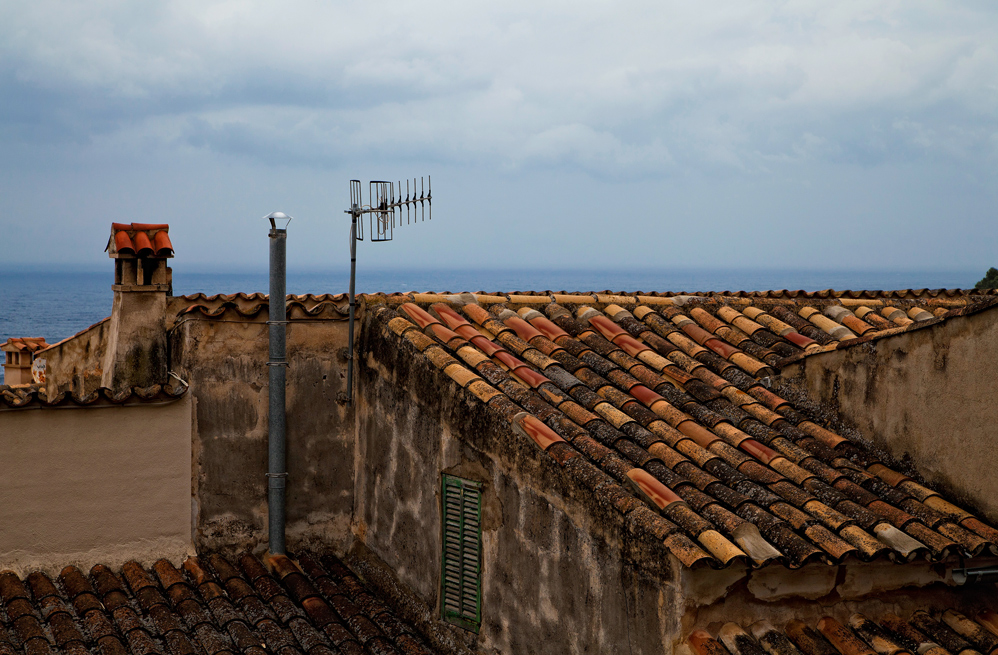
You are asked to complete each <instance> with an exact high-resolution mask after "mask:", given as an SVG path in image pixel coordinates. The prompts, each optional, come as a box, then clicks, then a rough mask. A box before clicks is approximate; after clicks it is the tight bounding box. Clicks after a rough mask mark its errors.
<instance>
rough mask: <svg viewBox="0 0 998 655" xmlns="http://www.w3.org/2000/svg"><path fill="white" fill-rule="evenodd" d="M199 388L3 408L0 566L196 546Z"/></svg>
mask: <svg viewBox="0 0 998 655" xmlns="http://www.w3.org/2000/svg"><path fill="white" fill-rule="evenodd" d="M190 442H191V398H190V396H183V397H182V398H180V399H179V400H177V401H174V402H169V403H166V404H160V403H157V404H152V403H148V404H137V405H127V406H106V405H105V406H100V407H59V408H41V409H39V408H37V407H33V408H31V409H21V410H4V411H0V453H2V455H0V481H2V484H0V526H2V527H0V568H14V569H18V570H20V571H27V570H33V569H43V570H49V569H51V568H52V567H56V568H55V572H56V573H57V572H58V568H60V567H62V566H65V565H66V564H69V563H74V564H77V565H80V566H84V567H87V568H89V567H90V566H92V565H94V564H96V563H98V562H100V563H104V564H108V565H111V566H119V565H121V564H123V563H124V562H126V561H128V560H129V559H136V560H139V561H141V562H144V563H147V564H151V563H152V562H153V561H155V560H157V559H159V558H162V557H166V558H169V559H172V560H174V562H176V563H179V562H180V561H181V559H182V558H183V557H184V556H185V555H187V554H189V553H191V552H192V544H191V501H190V461H191V456H190Z"/></svg>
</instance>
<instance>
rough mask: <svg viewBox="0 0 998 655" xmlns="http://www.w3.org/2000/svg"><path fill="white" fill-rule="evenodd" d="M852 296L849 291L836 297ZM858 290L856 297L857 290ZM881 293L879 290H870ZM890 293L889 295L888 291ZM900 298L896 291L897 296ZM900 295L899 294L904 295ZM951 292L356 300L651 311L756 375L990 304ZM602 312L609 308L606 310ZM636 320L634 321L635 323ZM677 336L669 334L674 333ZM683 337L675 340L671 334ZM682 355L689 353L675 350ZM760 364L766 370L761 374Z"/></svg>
mask: <svg viewBox="0 0 998 655" xmlns="http://www.w3.org/2000/svg"><path fill="white" fill-rule="evenodd" d="M843 293H850V294H851V293H853V292H843ZM864 293H865V292H864ZM877 293H881V292H877ZM891 293H895V292H891ZM898 293H900V292H898ZM906 293H907V292H906ZM947 293H951V294H952V295H949V296H946V295H944V296H941V297H931V296H924V295H923V296H922V297H919V298H918V299H911V298H908V299H904V298H901V297H900V296H892V295H883V296H877V297H872V298H860V299H856V298H847V297H842V298H833V299H831V300H826V299H821V298H816V297H807V298H804V297H801V298H800V299H799V300H795V299H774V298H771V297H768V296H759V297H751V298H749V297H744V298H739V297H733V296H718V295H716V294H714V295H709V294H703V295H675V294H673V295H669V294H656V295H640V294H601V293H596V294H591V295H586V294H558V293H548V292H544V293H532V294H490V295H485V294H472V293H462V294H432V293H411V294H399V293H396V294H391V295H385V294H361V295H360V296H359V298H360V302H361V303H362V304H364V305H366V306H369V307H377V306H380V305H388V306H393V307H398V306H401V305H404V304H406V303H415V304H419V305H424V306H425V305H431V304H437V303H443V304H450V305H453V306H458V307H460V306H463V305H467V304H477V305H482V306H494V305H505V306H508V307H518V306H529V307H543V306H544V305H547V304H549V303H552V302H553V303H555V304H561V305H564V306H567V307H580V306H592V307H594V308H597V307H603V308H604V311H605V312H607V313H608V314H609V315H611V317H612V315H613V314H614V313H618V312H620V311H621V310H626V311H631V312H645V313H647V312H648V311H649V310H654V311H655V312H657V313H660V314H662V316H664V318H665V322H664V323H663V322H662V321H661V320H659V319H657V318H654V317H653V318H652V319H651V320H652V321H653V322H654V323H655V324H654V325H651V326H650V327H651V329H652V330H656V331H658V332H663V331H667V332H669V333H670V334H671V335H673V336H667V337H665V338H667V339H668V340H670V341H672V342H674V343H675V342H682V341H683V340H684V339H693V340H694V341H695V342H696V343H697V344H698V345H699V347H701V348H706V349H707V350H710V351H712V352H713V353H715V354H717V355H719V356H720V357H722V358H724V359H725V360H727V361H728V362H729V363H730V364H731V365H733V366H737V367H739V368H741V369H742V370H743V371H745V372H746V373H748V374H750V375H754V376H759V375H761V374H760V371H764V372H765V374H766V375H769V374H772V373H773V369H778V368H781V367H782V366H785V365H787V364H790V363H793V362H795V361H797V360H798V359H800V358H802V357H806V356H808V355H812V354H816V353H821V352H827V351H829V350H836V349H840V348H843V347H849V346H852V345H857V344H860V343H864V342H867V341H870V340H872V339H878V338H882V337H886V336H891V335H895V334H899V333H901V332H906V331H909V330H914V329H921V328H924V327H928V326H930V325H934V324H937V323H939V322H940V321H942V320H946V319H949V318H952V317H956V316H962V315H967V314H972V313H975V312H978V311H982V310H983V309H987V308H989V307H992V306H995V305H996V304H998V297H995V296H994V295H986V294H980V293H974V294H972V295H971V294H969V292H963V291H953V292H947ZM177 300H178V301H180V303H183V304H182V308H181V309H180V311H179V312H178V320H183V319H184V317H186V316H188V315H192V314H199V315H201V316H205V317H208V318H221V317H222V316H232V317H241V318H244V319H247V320H253V319H255V318H256V317H258V316H259V315H261V314H262V313H264V312H265V311H266V308H267V306H268V305H267V303H268V297H267V296H266V295H265V294H260V293H255V294H229V295H216V296H205V295H204V294H194V295H191V296H181V297H178V299H177ZM287 303H288V304H287V306H288V316H289V318H290V319H292V320H293V319H311V318H323V319H328V320H341V319H342V318H344V317H345V316H347V314H348V312H347V310H346V309H345V303H346V295H345V294H338V295H329V294H323V295H312V294H307V295H305V296H294V295H289V296H288V297H287ZM611 308H612V309H611ZM637 318H638V319H642V318H643V317H642V316H637ZM677 329H678V330H677ZM677 331H678V332H679V333H685V337H684V336H682V335H677V334H676V333H677ZM681 347H682V348H683V349H684V350H685V351H687V352H689V351H694V352H697V353H698V352H699V350H698V349H697V348H690V347H688V346H681ZM766 367H769V368H766Z"/></svg>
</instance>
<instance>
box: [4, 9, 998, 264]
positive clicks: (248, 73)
mask: <svg viewBox="0 0 998 655" xmlns="http://www.w3.org/2000/svg"><path fill="white" fill-rule="evenodd" d="M996 35H998V4H996V3H994V2H993V1H992V0H979V1H968V2H955V1H952V0H950V1H947V2H931V1H928V0H906V1H903V2H902V1H901V0H859V1H856V0H839V1H837V2H809V1H805V0H789V1H785V2H756V1H753V0H732V1H724V0H717V1H715V2H702V3H690V2H672V1H669V0H654V1H633V2H625V1H617V2H605V1H603V2H596V1H591V0H572V1H571V2H567V1H557V2H548V1H545V0H540V1H538V0H529V1H527V0H503V2H491V3H487V2H445V1H439V0H423V1H422V2H398V1H374V2H319V1H308V2H306V1H294V0H285V1H284V2H280V3H276V2H270V3H265V2H253V1H250V0H225V1H221V2H214V1H210V0H198V1H197V2H193V1H186V0H174V1H172V2H168V3H166V2H163V3H159V2H125V1H117V2H109V1H103V0H89V1H88V2H75V1H66V2H52V1H49V0H32V2H16V1H15V0H0V144H2V153H3V156H2V159H0V200H2V203H0V228H2V230H3V231H2V234H3V237H2V240H0V264H20V263H36V264H37V263H41V262H55V263H58V264H60V265H76V264H80V265H102V262H104V261H105V260H103V259H102V258H103V257H105V255H103V253H102V250H103V247H104V243H105V240H106V235H107V233H108V232H109V223H110V222H111V221H123V222H128V221H137V222H168V223H170V225H171V236H172V238H173V242H174V244H175V245H176V247H177V259H176V260H175V263H174V267H175V268H177V267H184V268H186V269H191V270H193V269H197V270H216V269H219V270H221V269H224V268H239V267H246V266H249V265H250V264H252V263H253V262H255V261H257V260H259V258H260V257H261V256H262V257H263V258H264V259H265V258H266V226H265V225H264V221H262V220H261V219H260V217H261V216H263V215H264V214H267V213H268V212H270V211H273V210H276V209H281V210H284V211H285V212H287V213H289V214H291V215H293V216H294V217H295V220H294V222H293V223H292V224H291V226H290V228H289V235H290V236H289V246H288V248H289V262H290V263H291V265H293V266H299V267H340V266H344V265H346V262H347V239H346V237H347V220H348V219H347V217H346V216H345V214H343V209H345V208H346V206H347V203H348V186H347V183H348V180H349V179H350V178H360V179H362V180H369V179H372V178H373V179H377V178H390V179H400V178H401V179H404V178H405V177H406V176H410V177H411V176H419V175H426V174H430V175H432V176H433V194H434V197H435V201H434V207H433V220H432V222H427V223H425V224H420V225H416V226H410V227H403V228H402V229H401V230H399V231H397V232H396V240H395V241H394V242H392V243H390V244H376V245H372V244H369V243H364V244H362V245H361V257H362V259H363V260H364V261H365V263H366V264H368V265H372V266H398V265H403V264H407V265H410V266H414V267H433V266H450V267H471V266H487V267H490V268H504V267H507V268H517V267H519V268H548V267H553V268H557V267H571V268H579V267H587V268H621V267H628V266H645V267H688V268H709V267H718V266H725V267H754V268H759V267H765V268H824V269H890V268H903V269H907V270H914V269H919V270H946V269H981V270H982V271H983V270H984V269H986V268H987V267H988V266H991V265H998V220H996V219H998V209H996V208H998V37H996Z"/></svg>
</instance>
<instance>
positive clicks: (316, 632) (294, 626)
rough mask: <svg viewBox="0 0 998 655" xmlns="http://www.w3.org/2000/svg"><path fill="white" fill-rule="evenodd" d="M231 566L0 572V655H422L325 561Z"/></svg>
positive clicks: (345, 572) (385, 611) (355, 583)
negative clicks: (0, 616)
mask: <svg viewBox="0 0 998 655" xmlns="http://www.w3.org/2000/svg"><path fill="white" fill-rule="evenodd" d="M298 561H299V563H300V564H301V566H302V568H301V569H299V568H298V566H296V565H295V564H294V563H293V562H292V561H291V560H290V559H288V558H287V557H284V556H277V557H272V558H270V559H269V560H268V563H269V564H270V566H271V568H272V570H273V574H271V572H270V571H268V568H267V567H266V566H264V564H263V562H261V561H260V560H259V559H257V558H256V557H255V556H253V555H244V556H242V557H241V558H239V560H238V562H237V563H232V562H230V561H229V560H227V559H226V558H224V557H222V556H221V555H212V556H210V557H206V558H203V559H198V558H190V559H188V560H187V561H186V562H184V565H183V568H182V569H177V568H176V567H174V566H173V565H172V564H171V563H170V562H169V561H167V560H160V561H158V562H156V564H155V565H153V566H152V569H151V570H146V569H145V568H143V567H142V566H141V565H139V564H138V563H136V562H131V563H128V564H125V565H124V567H122V569H121V570H120V571H113V570H111V569H110V568H108V567H106V566H103V565H97V566H95V567H93V568H92V569H91V570H90V572H89V575H87V574H86V573H84V572H83V571H80V570H79V569H77V568H76V567H75V566H67V567H66V568H64V569H63V570H62V572H61V573H60V574H59V576H58V584H56V581H55V580H53V579H51V578H50V577H49V576H47V575H46V574H45V573H42V572H34V573H31V574H30V575H28V576H26V577H25V579H24V580H21V579H20V578H19V577H18V576H17V575H16V574H14V573H13V572H11V571H4V572H2V573H0V600H2V606H3V608H4V610H5V611H6V615H7V618H8V620H9V627H5V623H4V622H3V621H0V653H26V654H27V655H49V654H51V653H53V652H55V651H60V652H65V653H69V654H71V655H86V653H88V652H89V653H97V652H100V653H116V654H118V655H126V654H130V655H155V654H164V653H170V654H172V655H193V654H194V653H203V654H204V655H219V654H221V653H246V654H247V655H267V654H268V653H276V654H277V655H302V654H303V653H307V654H308V655H333V654H334V653H344V654H350V655H361V654H367V653H384V654H385V655H402V654H403V653H404V654H406V655H408V654H410V653H411V654H413V655H429V654H430V653H432V652H433V651H431V650H430V649H429V648H427V647H426V645H425V644H424V643H423V642H422V640H421V639H420V638H419V637H418V636H417V635H416V633H415V631H414V630H413V629H412V628H411V627H410V626H408V625H406V624H405V623H403V622H402V621H400V620H399V619H398V618H397V617H396V616H395V614H394V613H393V612H392V611H391V609H389V607H388V606H387V605H386V604H385V603H384V602H383V601H382V600H381V599H380V598H379V597H378V596H377V595H376V594H375V593H373V592H372V591H371V590H369V589H368V588H367V587H365V586H364V585H363V584H362V583H361V582H360V580H358V578H357V577H356V576H355V575H354V574H353V573H352V572H351V571H350V570H349V569H348V568H347V567H346V566H344V564H343V563H342V562H341V561H340V560H338V559H337V558H336V557H334V556H332V555H324V556H322V557H313V556H309V555H303V556H301V557H300V558H299V560H298Z"/></svg>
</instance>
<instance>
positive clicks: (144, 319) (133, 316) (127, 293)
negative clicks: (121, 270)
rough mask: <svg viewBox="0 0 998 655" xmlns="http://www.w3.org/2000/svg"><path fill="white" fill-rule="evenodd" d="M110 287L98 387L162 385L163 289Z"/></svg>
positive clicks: (164, 366) (164, 362)
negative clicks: (101, 368) (108, 326)
mask: <svg viewBox="0 0 998 655" xmlns="http://www.w3.org/2000/svg"><path fill="white" fill-rule="evenodd" d="M138 288H141V289H145V288H147V287H138ZM114 289H115V291H114V302H113V303H112V307H111V320H110V321H109V324H110V329H109V330H108V334H107V350H106V353H105V356H104V365H103V368H104V371H103V374H102V376H101V386H103V387H107V388H108V389H113V390H115V391H119V390H122V389H131V388H132V387H144V386H150V385H152V384H162V383H163V382H164V381H165V380H166V373H167V370H168V363H167V346H166V327H167V325H168V323H167V320H168V317H167V311H166V308H167V295H166V290H165V289H163V290H148V291H146V290H143V291H138V290H136V289H137V288H129V287H119V285H115V287H114Z"/></svg>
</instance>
